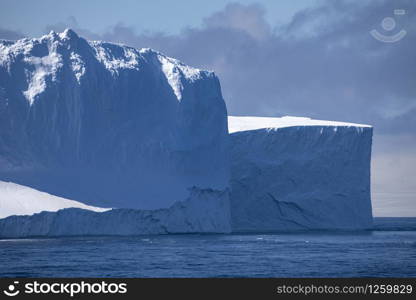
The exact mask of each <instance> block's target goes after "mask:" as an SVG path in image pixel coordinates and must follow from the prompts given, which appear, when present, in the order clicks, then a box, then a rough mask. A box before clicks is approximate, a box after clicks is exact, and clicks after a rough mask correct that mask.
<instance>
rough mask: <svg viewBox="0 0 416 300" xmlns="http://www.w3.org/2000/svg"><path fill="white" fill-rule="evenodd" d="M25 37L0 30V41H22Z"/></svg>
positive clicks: (16, 32) (18, 33)
mask: <svg viewBox="0 0 416 300" xmlns="http://www.w3.org/2000/svg"><path fill="white" fill-rule="evenodd" d="M24 37H25V36H24V35H23V33H21V32H19V31H14V30H9V29H5V28H0V39H1V40H18V39H22V38H24Z"/></svg>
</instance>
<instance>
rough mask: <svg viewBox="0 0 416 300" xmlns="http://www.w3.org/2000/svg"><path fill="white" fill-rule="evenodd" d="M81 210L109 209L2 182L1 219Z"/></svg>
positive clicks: (0, 183) (0, 188)
mask: <svg viewBox="0 0 416 300" xmlns="http://www.w3.org/2000/svg"><path fill="white" fill-rule="evenodd" d="M70 207H75V208H81V209H86V210H90V211H95V212H103V211H107V210H109V209H106V208H100V207H93V206H88V205H85V204H83V203H81V202H77V201H73V200H68V199H64V198H60V197H56V196H53V195H50V194H47V193H43V192H40V191H37V190H35V189H31V188H28V187H25V186H21V185H18V184H15V183H12V182H4V181H0V219H1V218H5V217H8V216H11V215H33V214H35V213H39V212H41V211H58V210H60V209H63V208H70Z"/></svg>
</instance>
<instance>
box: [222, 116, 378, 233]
mask: <svg viewBox="0 0 416 300" xmlns="http://www.w3.org/2000/svg"><path fill="white" fill-rule="evenodd" d="M229 128H230V137H231V141H230V145H231V153H230V157H231V189H232V193H231V215H232V228H233V231H239V232H240V231H241V232H247V231H286V230H309V229H363V228H370V227H371V226H372V211H371V198H370V158H371V143H372V127H371V126H368V125H362V124H352V123H342V122H332V121H320V120H312V119H309V118H296V117H282V118H261V117H229Z"/></svg>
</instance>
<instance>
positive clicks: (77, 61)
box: [70, 52, 85, 83]
mask: <svg viewBox="0 0 416 300" xmlns="http://www.w3.org/2000/svg"><path fill="white" fill-rule="evenodd" d="M70 59H71V68H72V71H74V74H75V77H76V78H77V81H78V83H80V81H81V77H82V76H83V75H84V74H85V63H84V62H83V61H82V59H81V56H79V55H78V54H76V53H74V52H72V53H71V56H70Z"/></svg>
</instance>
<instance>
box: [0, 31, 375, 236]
mask: <svg viewBox="0 0 416 300" xmlns="http://www.w3.org/2000/svg"><path fill="white" fill-rule="evenodd" d="M371 143H372V127H371V126H368V125H363V124H353V123H342V122H333V121H322V120H313V119H310V118H299V117H282V118H264V117H232V116H230V117H227V110H226V106H225V103H224V100H223V98H222V95H221V87H220V83H219V80H218V78H217V77H216V75H215V74H214V73H213V72H210V71H203V70H199V69H196V68H192V67H189V66H187V65H185V64H183V63H181V62H180V61H178V60H176V59H173V58H170V57H167V56H165V55H163V54H161V53H159V52H157V51H154V50H151V49H147V48H145V49H135V48H131V47H128V46H124V45H117V44H111V43H105V42H100V41H87V40H85V39H83V38H81V37H79V36H78V35H77V34H76V33H75V32H73V31H72V30H65V31H64V32H62V33H55V32H51V33H49V34H48V35H45V36H43V37H41V38H39V39H22V40H18V41H1V40H0V237H29V236H70V235H140V234H169V233H230V232H269V231H292V230H317V229H318V230H319V229H348V230H350V229H353V230H354V229H365V228H369V227H371V226H372V212H371V198H370V159H371ZM109 208H111V209H109Z"/></svg>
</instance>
